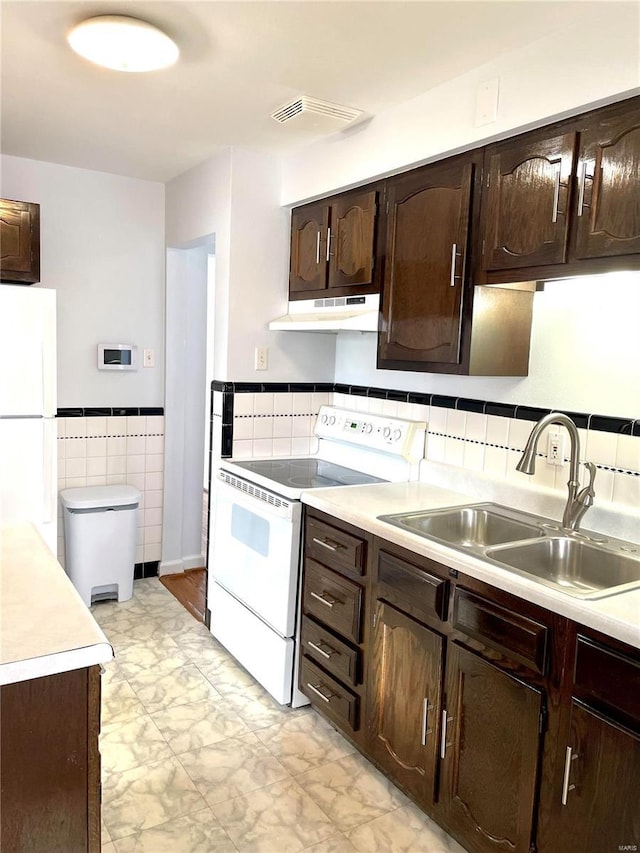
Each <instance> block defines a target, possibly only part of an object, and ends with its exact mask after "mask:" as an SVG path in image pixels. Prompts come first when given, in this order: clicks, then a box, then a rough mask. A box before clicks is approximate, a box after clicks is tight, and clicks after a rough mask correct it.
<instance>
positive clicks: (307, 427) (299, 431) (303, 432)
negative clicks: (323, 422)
mask: <svg viewBox="0 0 640 853" xmlns="http://www.w3.org/2000/svg"><path fill="white" fill-rule="evenodd" d="M314 423H315V418H312V417H309V416H306V417H297V418H293V429H292V435H293V437H294V438H309V436H310V435H311V434H312V433H313V425H314Z"/></svg>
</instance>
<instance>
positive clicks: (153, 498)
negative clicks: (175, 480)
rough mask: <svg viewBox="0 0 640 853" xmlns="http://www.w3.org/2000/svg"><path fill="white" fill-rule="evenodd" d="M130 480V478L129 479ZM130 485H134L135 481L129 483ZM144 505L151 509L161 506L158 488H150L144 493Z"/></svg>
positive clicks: (160, 495) (160, 492) (160, 493)
mask: <svg viewBox="0 0 640 853" xmlns="http://www.w3.org/2000/svg"><path fill="white" fill-rule="evenodd" d="M129 482H131V480H129ZM131 485H132V486H135V485H136V484H135V483H131ZM138 488H139V487H138ZM144 506H145V509H152V508H153V507H158V506H160V507H161V506H162V491H161V490H160V489H155V490H154V489H150V490H149V491H146V492H145V493H144Z"/></svg>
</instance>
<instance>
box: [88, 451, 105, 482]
mask: <svg viewBox="0 0 640 853" xmlns="http://www.w3.org/2000/svg"><path fill="white" fill-rule="evenodd" d="M106 476H107V457H106V456H89V457H87V477H106Z"/></svg>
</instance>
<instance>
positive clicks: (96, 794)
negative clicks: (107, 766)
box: [0, 666, 100, 853]
mask: <svg viewBox="0 0 640 853" xmlns="http://www.w3.org/2000/svg"><path fill="white" fill-rule="evenodd" d="M0 722H1V731H0V807H1V808H0V850H3V851H7V853H98V851H99V850H100V753H99V752H98V734H99V726H100V670H99V667H97V666H95V667H90V668H89V669H77V670H72V671H71V672H63V673H60V674H58V675H48V676H45V677H43V678H34V679H31V680H29V681H21V682H18V683H16V684H8V685H5V686H3V687H2V688H0Z"/></svg>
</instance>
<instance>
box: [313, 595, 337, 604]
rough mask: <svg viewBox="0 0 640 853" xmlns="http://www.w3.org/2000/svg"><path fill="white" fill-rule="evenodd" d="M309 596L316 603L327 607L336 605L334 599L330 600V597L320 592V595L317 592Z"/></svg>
mask: <svg viewBox="0 0 640 853" xmlns="http://www.w3.org/2000/svg"><path fill="white" fill-rule="evenodd" d="M310 595H311V597H312V598H315V599H317V600H318V601H321V602H322V603H323V604H324V605H326V606H327V607H333V605H334V604H335V603H336V600H335V598H331V596H330V595H327V593H326V592H322V593H320V594H318V593H317V592H312V593H310Z"/></svg>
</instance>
